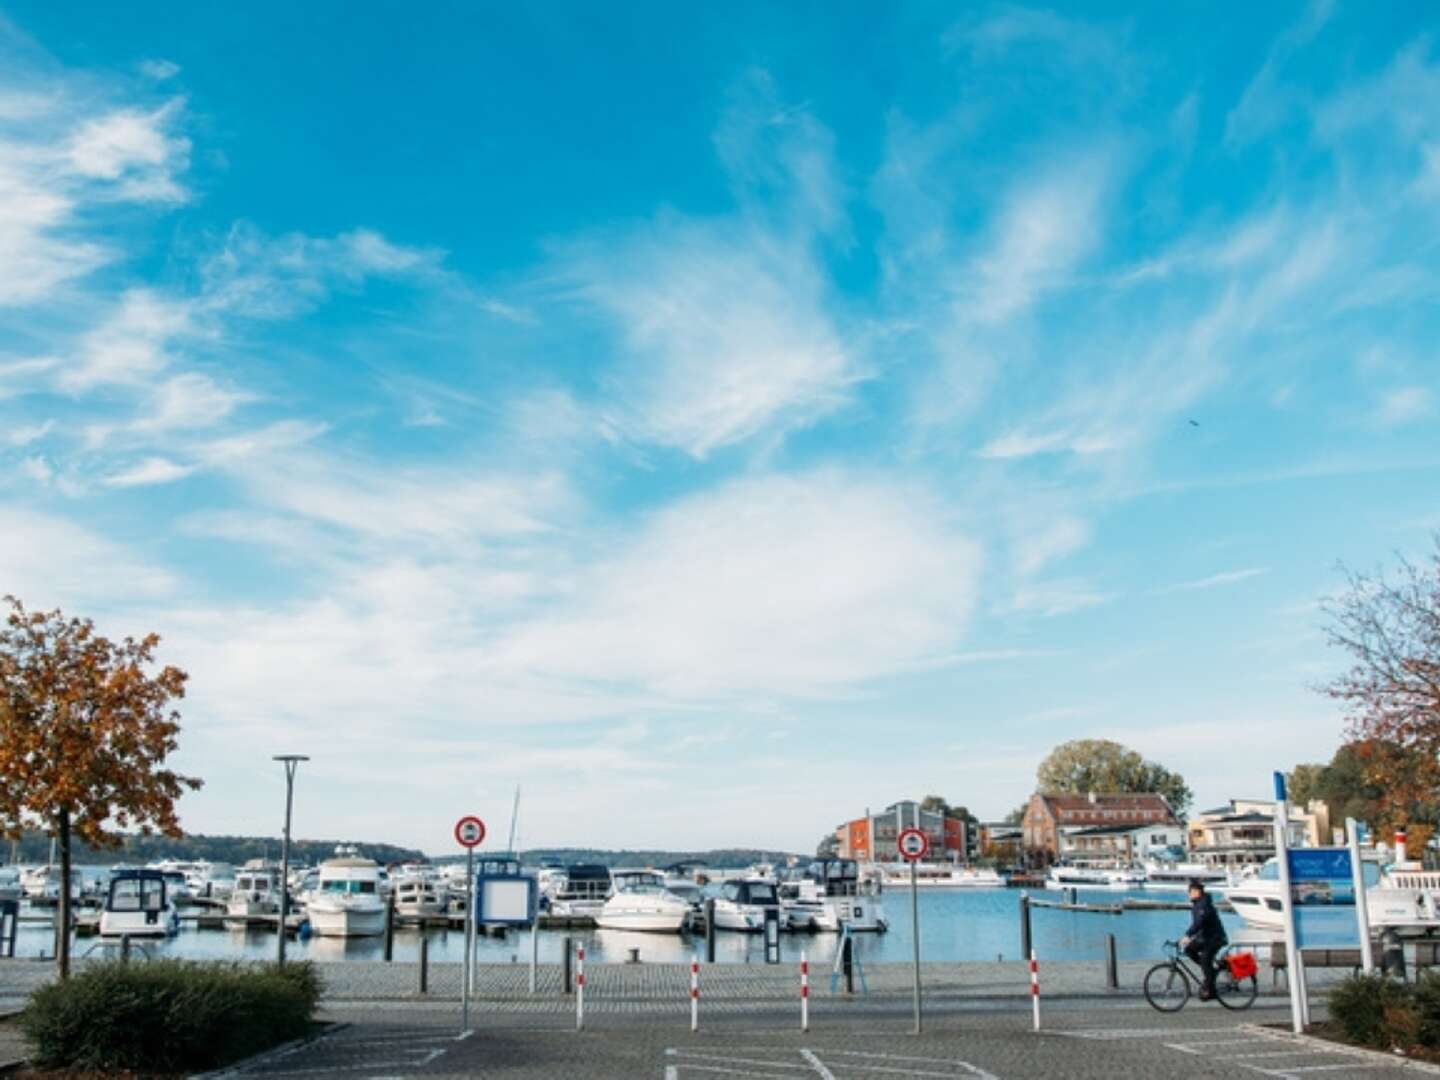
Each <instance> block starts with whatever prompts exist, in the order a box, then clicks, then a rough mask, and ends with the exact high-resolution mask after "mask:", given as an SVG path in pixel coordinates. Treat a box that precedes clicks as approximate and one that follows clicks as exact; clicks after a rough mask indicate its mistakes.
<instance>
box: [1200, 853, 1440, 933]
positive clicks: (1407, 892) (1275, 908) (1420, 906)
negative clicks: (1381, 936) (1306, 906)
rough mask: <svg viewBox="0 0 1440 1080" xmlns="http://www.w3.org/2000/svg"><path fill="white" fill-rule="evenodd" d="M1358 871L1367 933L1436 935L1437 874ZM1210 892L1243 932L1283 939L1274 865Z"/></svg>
mask: <svg viewBox="0 0 1440 1080" xmlns="http://www.w3.org/2000/svg"><path fill="white" fill-rule="evenodd" d="M1361 865H1362V867H1363V871H1362V873H1363V876H1364V881H1365V906H1366V909H1367V913H1368V915H1369V919H1370V927H1371V929H1372V930H1374V931H1380V930H1395V931H1396V932H1397V933H1399V934H1401V935H1404V936H1407V937H1413V936H1421V935H1430V934H1435V933H1437V932H1440V872H1437V871H1434V870H1424V869H1422V868H1421V867H1419V866H1417V865H1414V864H1407V863H1396V864H1393V865H1391V866H1388V867H1385V868H1383V869H1382V868H1381V867H1380V865H1379V864H1378V863H1377V862H1374V861H1371V860H1368V859H1367V860H1362V863H1361ZM1350 891H1351V892H1353V891H1354V890H1353V889H1351V890H1350ZM1216 892H1217V893H1220V894H1221V895H1223V896H1224V897H1225V899H1226V900H1228V901H1229V902H1230V906H1231V908H1233V909H1234V911H1235V914H1237V915H1239V916H1240V918H1242V919H1244V920H1245V924H1246V925H1247V926H1249V927H1251V928H1252V929H1256V930H1265V931H1269V932H1272V933H1283V931H1284V928H1285V915H1284V910H1285V909H1284V905H1283V904H1282V902H1281V898H1282V895H1283V894H1282V893H1281V891H1280V864H1279V862H1278V861H1277V860H1275V859H1273V858H1272V859H1270V860H1268V861H1267V862H1266V863H1265V864H1264V865H1263V866H1262V867H1261V868H1260V869H1259V871H1258V872H1256V873H1255V874H1254V875H1252V876H1251V877H1248V878H1245V879H1244V880H1242V881H1239V882H1237V883H1236V884H1234V885H1230V886H1227V887H1221V888H1217V889H1216Z"/></svg>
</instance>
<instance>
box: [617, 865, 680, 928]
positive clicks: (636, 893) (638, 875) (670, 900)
mask: <svg viewBox="0 0 1440 1080" xmlns="http://www.w3.org/2000/svg"><path fill="white" fill-rule="evenodd" d="M612 880H613V883H614V890H615V891H614V892H613V893H612V894H611V896H610V898H609V899H607V900H606V901H605V903H604V904H603V905H602V906H601V908H600V910H599V912H598V913H596V915H595V925H596V926H598V927H600V928H601V929H602V930H642V931H645V932H647V933H662V934H678V933H679V932H680V931H681V930H683V929H684V928H685V925H686V924H687V923H688V922H689V921H690V918H691V916H692V914H693V913H694V908H693V906H692V905H691V903H690V901H689V900H688V899H686V898H684V897H681V896H677V895H676V894H675V893H673V892H671V891H670V890H669V889H667V888H665V878H664V876H663V875H662V874H658V873H655V872H654V871H650V870H628V871H622V870H617V871H616V872H615V873H614V875H613V876H612Z"/></svg>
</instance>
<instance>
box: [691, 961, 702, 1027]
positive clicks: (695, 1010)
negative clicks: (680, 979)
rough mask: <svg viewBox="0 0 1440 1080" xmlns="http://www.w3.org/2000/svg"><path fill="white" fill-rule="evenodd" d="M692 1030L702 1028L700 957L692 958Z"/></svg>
mask: <svg viewBox="0 0 1440 1080" xmlns="http://www.w3.org/2000/svg"><path fill="white" fill-rule="evenodd" d="M690 1030H691V1031H699V1030H700V958H699V957H698V956H693V957H691V958H690Z"/></svg>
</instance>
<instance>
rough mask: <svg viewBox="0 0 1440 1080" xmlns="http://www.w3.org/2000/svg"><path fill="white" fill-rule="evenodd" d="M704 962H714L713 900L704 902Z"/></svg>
mask: <svg viewBox="0 0 1440 1080" xmlns="http://www.w3.org/2000/svg"><path fill="white" fill-rule="evenodd" d="M705 962H706V963H707V964H713V963H714V962H715V899H714V897H711V898H710V899H709V900H706V901H705Z"/></svg>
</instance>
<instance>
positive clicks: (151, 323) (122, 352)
mask: <svg viewBox="0 0 1440 1080" xmlns="http://www.w3.org/2000/svg"><path fill="white" fill-rule="evenodd" d="M194 328H195V324H194V320H193V316H192V311H191V306H190V304H189V303H187V302H186V301H183V300H177V299H175V298H173V297H166V296H163V295H161V294H159V293H156V292H153V291H151V290H149V289H142V288H136V289H131V290H129V291H128V292H126V293H125V294H124V296H123V297H121V299H120V302H119V304H117V305H116V306H115V308H114V309H113V310H112V311H111V313H110V314H109V316H107V317H106V318H105V319H104V320H103V321H102V322H101V323H100V324H99V325H97V326H96V327H95V328H94V329H93V330H90V331H89V332H88V333H86V334H85V335H84V337H83V339H82V340H81V342H80V346H79V349H78V350H77V355H76V356H75V357H74V359H73V360H70V361H67V362H66V364H65V366H64V369H63V370H62V371H61V372H60V374H59V378H58V382H59V385H60V386H61V388H63V389H65V390H67V391H71V392H76V393H78V392H82V391H86V390H90V389H92V388H94V387H96V386H104V385H108V384H121V385H132V386H133V385H143V384H144V383H146V382H147V381H148V380H149V379H150V378H151V377H152V376H154V375H156V374H158V373H159V372H161V371H163V370H164V369H165V368H167V367H169V366H170V364H171V363H172V362H173V360H174V356H173V353H172V352H171V346H172V345H173V344H174V343H175V342H176V341H177V340H178V339H180V338H182V337H183V336H185V335H186V334H188V333H190V332H191V331H193V330H194Z"/></svg>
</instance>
